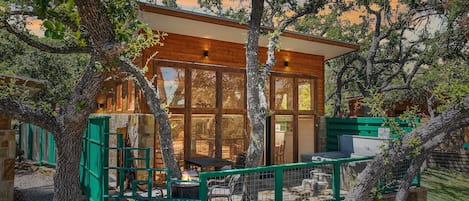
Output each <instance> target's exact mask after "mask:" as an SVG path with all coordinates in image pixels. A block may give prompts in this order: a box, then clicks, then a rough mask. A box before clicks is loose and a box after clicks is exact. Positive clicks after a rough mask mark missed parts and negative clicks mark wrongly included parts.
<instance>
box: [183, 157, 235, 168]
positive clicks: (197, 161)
mask: <svg viewBox="0 0 469 201" xmlns="http://www.w3.org/2000/svg"><path fill="white" fill-rule="evenodd" d="M191 165H193V166H197V167H199V168H201V169H202V170H203V169H207V168H211V167H214V168H215V169H220V168H222V167H224V166H232V165H233V164H232V163H231V161H229V160H225V159H221V158H211V157H200V158H191V159H187V160H186V168H190V166H191Z"/></svg>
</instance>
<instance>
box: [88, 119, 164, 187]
mask: <svg viewBox="0 0 469 201" xmlns="http://www.w3.org/2000/svg"><path fill="white" fill-rule="evenodd" d="M93 115H94V116H100V115H101V114H93ZM103 116H109V117H111V118H110V119H109V132H110V133H118V132H122V130H124V131H125V132H126V133H127V137H128V139H129V141H130V145H131V146H132V147H138V148H150V149H151V151H150V164H149V165H150V167H153V159H154V152H155V150H154V141H155V138H154V136H155V120H154V117H153V115H150V114H103ZM109 146H110V147H116V146H117V138H116V137H115V136H112V135H111V136H110V137H109ZM157 151H158V150H157ZM144 154H145V153H144V152H143V151H134V152H132V155H133V156H132V157H136V158H143V157H144ZM117 163H118V161H117V153H116V152H115V151H110V152H109V165H110V166H117V165H118V164H117ZM132 166H133V167H145V162H144V161H135V162H134V163H133V164H132ZM109 176H110V177H111V178H113V179H117V178H118V177H117V173H116V171H114V170H111V171H110V172H109ZM146 178H147V173H146V172H144V171H139V172H137V179H138V180H145V179H146Z"/></svg>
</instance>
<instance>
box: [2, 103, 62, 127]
mask: <svg viewBox="0 0 469 201" xmlns="http://www.w3.org/2000/svg"><path fill="white" fill-rule="evenodd" d="M0 114H4V115H6V116H7V117H11V118H13V119H17V120H20V121H22V122H28V123H32V124H34V125H36V126H39V127H42V128H44V129H46V130H48V131H50V132H54V133H57V131H59V130H57V129H58V128H59V126H58V125H59V124H58V123H57V121H56V119H55V117H54V116H53V115H52V111H44V110H41V109H37V108H35V107H33V106H31V105H30V104H28V103H26V102H22V101H19V100H15V99H14V98H12V97H0Z"/></svg>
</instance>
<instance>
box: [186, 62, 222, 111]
mask: <svg viewBox="0 0 469 201" xmlns="http://www.w3.org/2000/svg"><path fill="white" fill-rule="evenodd" d="M216 80H217V78H216V73H215V71H208V70H198V69H193V70H192V107H193V108H215V107H216V100H215V98H216Z"/></svg>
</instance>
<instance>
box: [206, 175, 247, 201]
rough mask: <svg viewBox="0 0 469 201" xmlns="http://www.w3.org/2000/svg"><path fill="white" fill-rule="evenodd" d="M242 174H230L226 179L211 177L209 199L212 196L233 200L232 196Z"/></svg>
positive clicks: (208, 184)
mask: <svg viewBox="0 0 469 201" xmlns="http://www.w3.org/2000/svg"><path fill="white" fill-rule="evenodd" d="M240 177H241V175H240V174H234V175H228V176H226V177H225V179H219V180H217V179H210V180H208V182H207V186H208V189H209V190H208V200H212V198H221V197H223V198H226V199H228V201H232V198H231V196H232V195H233V193H234V191H235V187H236V184H237V183H238V180H239V178H240Z"/></svg>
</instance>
